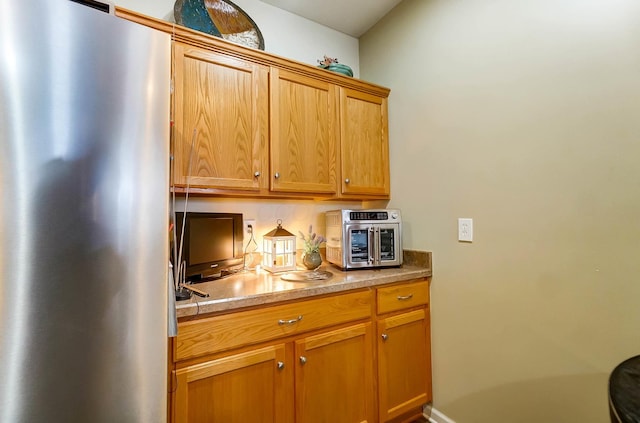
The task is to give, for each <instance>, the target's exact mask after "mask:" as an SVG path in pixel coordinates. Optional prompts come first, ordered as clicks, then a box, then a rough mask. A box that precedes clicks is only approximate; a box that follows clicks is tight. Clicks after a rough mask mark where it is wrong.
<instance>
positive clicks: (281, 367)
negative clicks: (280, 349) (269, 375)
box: [278, 361, 284, 370]
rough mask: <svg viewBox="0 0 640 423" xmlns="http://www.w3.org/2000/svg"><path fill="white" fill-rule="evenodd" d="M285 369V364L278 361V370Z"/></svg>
mask: <svg viewBox="0 0 640 423" xmlns="http://www.w3.org/2000/svg"><path fill="white" fill-rule="evenodd" d="M282 369H284V363H283V362H282V361H278V370H282Z"/></svg>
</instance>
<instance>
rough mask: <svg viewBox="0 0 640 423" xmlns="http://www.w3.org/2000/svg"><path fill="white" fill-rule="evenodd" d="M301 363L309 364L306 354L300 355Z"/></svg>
mask: <svg viewBox="0 0 640 423" xmlns="http://www.w3.org/2000/svg"><path fill="white" fill-rule="evenodd" d="M300 364H307V357H305V356H304V355H301V356H300Z"/></svg>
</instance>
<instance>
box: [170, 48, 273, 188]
mask: <svg viewBox="0 0 640 423" xmlns="http://www.w3.org/2000/svg"><path fill="white" fill-rule="evenodd" d="M173 53H174V96H173V107H174V115H173V122H174V125H173V155H174V167H173V182H174V184H175V185H176V186H178V187H186V186H187V185H188V186H190V187H193V188H213V189H233V190H248V191H254V192H259V191H260V190H261V189H265V188H266V187H267V184H268V178H267V177H266V174H265V173H266V172H268V162H267V160H268V113H269V109H268V108H269V103H268V95H269V89H268V84H269V81H268V76H269V70H268V67H266V66H261V65H259V64H256V63H254V62H251V61H247V60H243V59H239V58H235V57H232V56H227V55H224V54H219V53H216V52H211V51H208V50H207V49H204V48H199V47H195V46H191V45H187V44H182V43H174V49H173Z"/></svg>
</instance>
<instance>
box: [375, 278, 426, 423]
mask: <svg viewBox="0 0 640 423" xmlns="http://www.w3.org/2000/svg"><path fill="white" fill-rule="evenodd" d="M377 299H378V301H377V306H378V308H377V311H378V319H377V325H376V326H377V330H376V334H377V352H378V360H377V367H378V401H379V403H378V412H379V421H380V422H381V423H383V422H395V421H407V420H406V418H410V417H412V416H413V417H416V416H419V415H420V414H421V413H422V406H423V405H424V404H426V403H428V402H431V400H432V395H431V330H430V329H431V328H430V319H429V285H428V282H426V281H424V282H418V283H411V284H400V285H395V286H391V287H384V288H379V289H378V291H377Z"/></svg>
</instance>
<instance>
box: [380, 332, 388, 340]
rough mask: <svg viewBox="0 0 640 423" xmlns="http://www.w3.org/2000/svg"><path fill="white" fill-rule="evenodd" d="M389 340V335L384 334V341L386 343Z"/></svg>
mask: <svg viewBox="0 0 640 423" xmlns="http://www.w3.org/2000/svg"><path fill="white" fill-rule="evenodd" d="M387 339H389V335H387V334H386V333H383V334H382V340H383V341H386V340H387Z"/></svg>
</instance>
